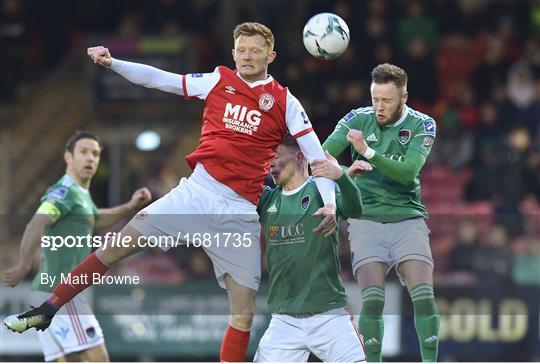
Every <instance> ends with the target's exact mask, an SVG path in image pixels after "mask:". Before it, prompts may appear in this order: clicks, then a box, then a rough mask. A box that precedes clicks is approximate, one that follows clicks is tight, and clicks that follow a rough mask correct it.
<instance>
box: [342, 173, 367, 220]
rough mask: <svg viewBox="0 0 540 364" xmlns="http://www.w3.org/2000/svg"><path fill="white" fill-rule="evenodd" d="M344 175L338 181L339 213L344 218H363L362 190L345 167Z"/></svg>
mask: <svg viewBox="0 0 540 364" xmlns="http://www.w3.org/2000/svg"><path fill="white" fill-rule="evenodd" d="M341 168H342V169H343V175H342V176H341V177H340V178H339V179H338V180H337V181H336V184H337V185H336V203H337V213H338V215H339V216H341V217H344V218H349V217H351V218H360V217H361V216H362V210H363V206H362V195H361V193H360V189H359V188H358V186H357V185H356V183H354V181H353V180H352V178H351V177H350V176H349V171H348V169H347V168H345V167H341Z"/></svg>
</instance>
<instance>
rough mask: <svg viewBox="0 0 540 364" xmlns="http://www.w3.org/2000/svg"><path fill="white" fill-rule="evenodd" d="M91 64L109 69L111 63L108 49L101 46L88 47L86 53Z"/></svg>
mask: <svg viewBox="0 0 540 364" xmlns="http://www.w3.org/2000/svg"><path fill="white" fill-rule="evenodd" d="M86 52H87V53H88V56H89V57H90V59H91V60H92V62H94V63H97V64H99V65H101V66H104V67H110V66H111V63H112V57H111V53H110V52H109V48H105V47H103V46H97V47H90V48H88V49H87V51H86Z"/></svg>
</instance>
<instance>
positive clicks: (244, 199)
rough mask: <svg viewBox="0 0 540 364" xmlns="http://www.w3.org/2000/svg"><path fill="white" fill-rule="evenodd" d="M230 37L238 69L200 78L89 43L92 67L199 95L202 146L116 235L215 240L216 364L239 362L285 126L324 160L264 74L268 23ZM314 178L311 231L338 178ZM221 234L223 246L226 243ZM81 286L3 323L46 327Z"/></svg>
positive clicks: (96, 259) (103, 266) (98, 259)
mask: <svg viewBox="0 0 540 364" xmlns="http://www.w3.org/2000/svg"><path fill="white" fill-rule="evenodd" d="M233 38H234V49H233V50H232V56H233V59H234V61H235V64H236V70H231V69H229V68H227V67H224V66H219V67H217V68H216V69H215V70H214V72H211V73H205V74H201V73H193V74H187V75H179V74H174V73H170V72H166V71H162V70H158V69H156V68H154V67H150V66H147V65H142V64H136V63H131V62H126V61H121V60H118V59H114V58H112V57H111V54H110V52H109V50H108V49H107V48H105V47H101V46H100V47H92V48H89V49H88V55H89V56H90V58H91V59H92V60H93V61H94V62H95V63H97V64H100V65H102V66H104V67H107V68H110V69H112V70H113V71H115V72H117V73H119V74H120V75H122V76H123V77H125V78H126V79H128V80H129V81H131V82H133V83H135V84H138V85H143V86H145V87H150V88H157V89H159V90H162V91H165V92H171V93H175V94H178V95H183V96H184V97H185V98H186V99H189V98H197V99H201V100H204V101H205V109H204V113H203V125H202V132H201V138H200V141H199V145H198V147H197V149H196V150H195V152H193V153H192V154H190V155H188V156H187V157H186V159H187V162H188V164H189V165H190V167H191V168H192V169H193V170H194V171H193V174H192V175H191V176H190V177H189V178H183V179H182V180H181V181H180V183H179V185H178V186H177V187H175V188H174V189H172V190H171V191H170V192H169V193H168V194H167V195H165V196H164V197H162V198H161V199H159V200H158V201H156V202H154V203H153V204H151V205H150V206H149V207H148V208H146V209H144V210H142V211H141V212H140V213H139V214H137V216H136V217H135V218H133V219H132V220H131V221H130V222H129V223H128V224H127V225H126V227H125V228H124V229H123V230H122V231H121V233H122V236H124V237H131V241H133V242H134V241H140V238H141V237H143V238H144V237H149V236H162V235H168V236H172V237H176V236H178V234H181V235H182V237H183V239H184V240H185V241H186V242H187V243H188V244H189V240H190V239H191V238H192V237H193V236H194V234H204V233H209V234H210V235H211V236H212V238H213V239H214V240H213V241H212V244H211V246H208V247H205V248H204V249H205V251H206V253H207V254H208V256H209V257H210V258H211V259H212V262H213V265H214V271H215V274H216V277H217V279H218V282H219V284H220V286H221V287H223V288H226V289H227V292H228V296H229V303H230V326H229V328H228V329H227V332H226V334H225V337H224V339H223V342H222V347H221V360H222V361H244V360H245V353H246V349H247V345H248V342H249V334H250V329H251V324H252V320H253V313H254V301H255V294H256V292H257V290H258V287H259V281H260V270H261V268H260V246H259V236H260V226H259V221H258V215H257V212H256V206H257V203H258V201H259V197H260V195H261V193H262V190H263V180H264V177H265V175H267V174H268V171H269V167H270V163H271V161H272V158H273V157H274V154H275V151H276V149H277V147H278V145H279V144H280V143H281V141H282V140H283V138H284V136H285V134H286V133H287V131H288V132H290V133H291V134H292V135H293V136H294V138H295V139H296V140H297V141H298V144H299V145H300V148H301V149H302V153H303V154H304V155H305V156H306V158H307V160H308V161H312V160H315V159H325V155H324V153H323V150H322V148H321V145H320V142H319V140H318V138H317V136H316V134H315V133H314V132H313V129H312V127H311V123H310V121H309V119H308V117H307V115H306V113H305V111H304V110H303V108H302V106H301V105H300V103H299V102H298V100H297V99H296V98H295V97H294V96H293V95H292V94H291V93H290V92H289V91H288V89H287V88H285V87H283V86H281V85H280V84H279V83H278V82H277V81H276V80H274V79H273V78H272V76H270V75H269V74H268V73H267V70H268V65H269V64H270V63H272V62H273V61H274V59H275V58H276V52H275V51H274V50H273V48H274V36H273V34H272V32H271V31H270V29H268V28H267V27H266V26H264V25H262V24H259V23H243V24H240V25H238V26H237V27H236V29H235V30H234V34H233ZM315 183H316V184H317V187H318V190H319V192H320V194H321V196H322V199H323V201H324V207H322V208H321V209H319V210H318V211H317V214H318V215H320V216H322V221H321V223H320V225H319V226H318V227H317V232H318V233H322V234H326V233H330V232H332V231H333V230H334V229H335V227H336V221H335V206H336V204H335V187H334V186H335V184H334V182H333V181H331V180H329V179H327V178H317V179H316V180H315ZM179 214H180V215H182V216H180V217H179V216H178V215H179ZM230 239H232V240H231V241H228V240H230ZM226 240H227V241H228V242H227V246H223V245H224V242H225V241H226ZM141 245H142V246H141ZM145 248H146V247H145V246H144V244H132V245H131V246H129V247H117V246H108V247H107V248H106V249H99V250H98V251H96V253H94V254H92V255H91V256H89V258H87V259H86V260H85V261H84V262H82V263H81V264H80V265H79V266H77V267H76V268H75V269H74V270H73V271H72V275H79V274H85V273H94V274H95V273H98V274H104V273H105V272H106V271H107V270H108V268H109V266H110V265H112V264H114V263H116V262H118V261H119V260H121V259H123V258H125V257H128V256H130V255H132V254H134V253H136V252H139V251H141V250H143V249H145ZM86 287H87V285H76V286H74V287H73V286H68V285H59V286H58V287H57V288H56V289H55V290H54V292H53V295H52V296H51V297H50V299H49V300H48V301H46V302H44V303H43V305H42V306H40V307H39V308H37V309H35V310H31V311H29V312H27V313H24V314H22V315H19V316H11V317H8V318H7V319H6V320H5V323H6V324H7V325H8V326H9V327H12V328H15V329H16V330H18V331H24V330H26V329H28V328H29V327H33V326H36V325H43V324H44V322H45V321H47V320H50V317H52V316H53V315H54V313H55V312H56V310H57V309H58V308H60V307H61V306H63V305H64V304H65V303H67V302H69V300H71V298H73V297H74V296H75V295H77V294H78V293H79V292H80V291H82V290H83V289H85V288H86Z"/></svg>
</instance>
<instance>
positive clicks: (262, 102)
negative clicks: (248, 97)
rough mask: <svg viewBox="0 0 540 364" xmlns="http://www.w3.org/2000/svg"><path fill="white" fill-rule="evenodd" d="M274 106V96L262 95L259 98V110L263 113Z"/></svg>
mask: <svg viewBox="0 0 540 364" xmlns="http://www.w3.org/2000/svg"><path fill="white" fill-rule="evenodd" d="M272 106H274V96H272V95H270V94H262V95H261V96H260V97H259V108H261V110H263V111H269V110H270V109H271V108H272Z"/></svg>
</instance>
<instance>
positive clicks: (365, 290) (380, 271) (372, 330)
mask: <svg viewBox="0 0 540 364" xmlns="http://www.w3.org/2000/svg"><path fill="white" fill-rule="evenodd" d="M387 271H388V264H387V263H382V262H371V263H367V264H365V265H362V266H360V267H359V268H358V269H357V270H356V281H357V282H358V284H359V285H360V288H361V289H362V309H361V311H360V319H359V322H358V326H359V327H360V331H361V332H362V335H363V337H364V345H365V350H366V356H367V360H368V361H369V362H380V361H381V360H382V340H383V336H384V319H383V310H384V297H385V295H384V281H385V278H386V272H387Z"/></svg>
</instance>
